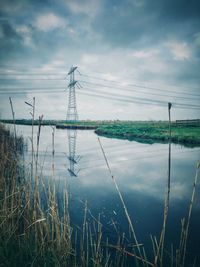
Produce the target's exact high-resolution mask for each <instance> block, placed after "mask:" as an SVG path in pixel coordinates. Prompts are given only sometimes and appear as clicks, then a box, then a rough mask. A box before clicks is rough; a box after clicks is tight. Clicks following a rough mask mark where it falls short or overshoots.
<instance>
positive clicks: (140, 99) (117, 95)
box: [89, 89, 200, 108]
mask: <svg viewBox="0 0 200 267" xmlns="http://www.w3.org/2000/svg"><path fill="white" fill-rule="evenodd" d="M90 91H91V90H89V92H90ZM93 91H94V92H95V93H98V94H99V93H100V94H104V95H108V96H111V97H113V94H112V93H108V92H105V91H103V92H102V91H99V90H95V89H93ZM114 96H115V97H120V98H121V99H126V98H124V96H123V95H120V94H115V95H114ZM122 97H123V98H122ZM125 97H128V98H127V99H128V100H131V101H135V100H139V101H146V102H152V103H159V104H163V105H166V104H167V103H168V101H163V100H158V99H149V98H141V97H135V96H134V97H132V98H133V99H132V98H131V96H127V95H126V96H125ZM174 104H175V105H177V106H189V107H196V108H200V106H199V105H192V104H186V103H175V102H174V103H173V105H174Z"/></svg>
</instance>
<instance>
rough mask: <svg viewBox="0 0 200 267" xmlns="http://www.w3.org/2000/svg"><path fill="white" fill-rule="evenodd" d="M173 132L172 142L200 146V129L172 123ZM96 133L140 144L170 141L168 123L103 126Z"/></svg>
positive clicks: (128, 123)
mask: <svg viewBox="0 0 200 267" xmlns="http://www.w3.org/2000/svg"><path fill="white" fill-rule="evenodd" d="M171 130H172V138H171V140H172V142H174V143H179V144H185V145H193V146H196V145H198V146H199V145H200V127H194V126H186V125H176V124H175V123H172V127H171ZM95 132H96V133H97V134H98V135H102V136H106V137H112V138H121V139H128V140H137V141H140V142H151V143H154V142H167V141H168V139H169V125H168V123H167V122H119V123H114V124H110V125H101V126H99V127H98V128H97V129H96V130H95Z"/></svg>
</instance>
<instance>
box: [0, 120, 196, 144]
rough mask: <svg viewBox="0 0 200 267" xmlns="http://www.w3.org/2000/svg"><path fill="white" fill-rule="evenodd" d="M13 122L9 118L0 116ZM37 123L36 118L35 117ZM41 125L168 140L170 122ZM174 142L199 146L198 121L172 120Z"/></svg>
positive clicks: (49, 122) (22, 122)
mask: <svg viewBox="0 0 200 267" xmlns="http://www.w3.org/2000/svg"><path fill="white" fill-rule="evenodd" d="M1 121H2V122H4V123H13V121H12V120H1ZM15 123H16V124H19V125H32V120H25V119H23V120H16V121H15ZM34 125H38V120H35V121H34ZM42 125H45V126H55V127H56V128H58V129H79V130H95V133H96V134H98V135H100V136H105V137H109V138H119V139H127V140H135V141H139V142H145V143H146V142H148V143H155V142H168V139H169V125H168V122H166V121H162V122H161V121H138V122H137V121H90V120H87V121H77V122H67V123H66V121H64V120H43V121H42ZM171 140H172V142H173V143H178V144H182V145H186V146H187V145H188V146H200V125H199V124H196V125H195V124H189V123H182V124H180V123H176V122H172V138H171Z"/></svg>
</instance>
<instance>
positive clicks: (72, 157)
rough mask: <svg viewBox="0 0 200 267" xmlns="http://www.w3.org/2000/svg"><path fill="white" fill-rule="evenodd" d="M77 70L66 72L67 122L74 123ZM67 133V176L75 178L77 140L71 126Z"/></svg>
mask: <svg viewBox="0 0 200 267" xmlns="http://www.w3.org/2000/svg"><path fill="white" fill-rule="evenodd" d="M76 69H77V67H73V66H72V67H71V69H70V71H69V72H68V75H70V82H69V85H68V88H69V94H68V95H69V99H68V108H67V121H69V122H76V121H77V120H78V113H77V109H76V91H75V87H76V83H77V81H75V79H74V72H75V70H76ZM67 133H68V145H69V155H68V159H69V168H68V171H69V174H70V176H71V177H72V176H75V177H77V174H78V171H77V170H76V168H75V165H76V164H77V163H78V161H79V160H80V156H76V138H77V130H76V128H74V127H73V126H72V127H71V128H69V129H67Z"/></svg>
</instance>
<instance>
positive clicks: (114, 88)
mask: <svg viewBox="0 0 200 267" xmlns="http://www.w3.org/2000/svg"><path fill="white" fill-rule="evenodd" d="M82 82H83V81H82ZM84 82H85V81H84ZM86 83H88V84H90V83H89V82H86ZM98 87H100V85H99V86H98ZM105 87H106V86H105ZM109 88H112V89H113V90H119V91H122V90H123V89H124V88H119V87H109ZM92 89H93V87H92ZM125 89H126V87H125ZM126 92H132V93H134V92H136V94H138V93H139V94H143V95H155V96H161V97H172V98H179V99H185V100H198V99H197V97H194V98H193V97H184V96H179V95H178V96H173V95H166V94H159V93H150V92H141V91H139V90H137V89H132V90H131V89H126ZM176 94H178V93H176ZM198 97H200V95H199V96H198Z"/></svg>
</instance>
